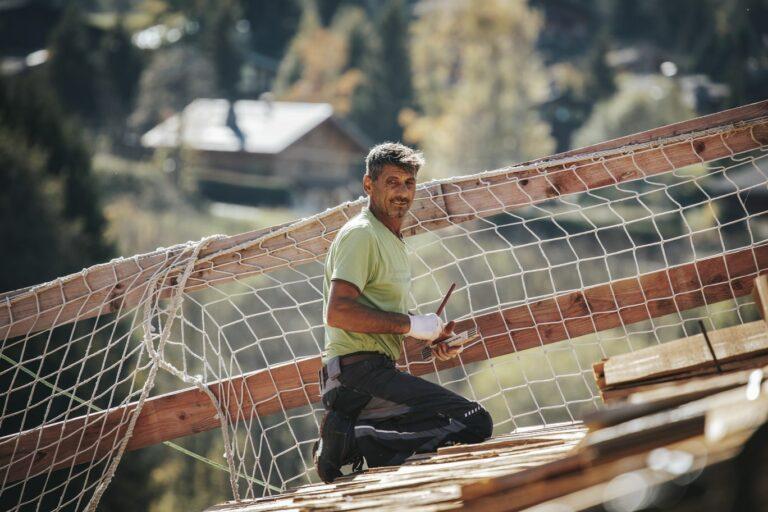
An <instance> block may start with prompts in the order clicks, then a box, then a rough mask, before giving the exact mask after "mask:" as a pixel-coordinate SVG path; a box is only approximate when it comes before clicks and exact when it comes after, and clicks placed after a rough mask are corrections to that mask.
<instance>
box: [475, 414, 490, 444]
mask: <svg viewBox="0 0 768 512" xmlns="http://www.w3.org/2000/svg"><path fill="white" fill-rule="evenodd" d="M477 431H478V435H479V436H480V437H482V438H483V439H488V438H489V437H491V435H492V434H493V418H491V414H490V413H489V412H488V411H486V410H485V409H482V410H481V411H480V412H479V413H477Z"/></svg>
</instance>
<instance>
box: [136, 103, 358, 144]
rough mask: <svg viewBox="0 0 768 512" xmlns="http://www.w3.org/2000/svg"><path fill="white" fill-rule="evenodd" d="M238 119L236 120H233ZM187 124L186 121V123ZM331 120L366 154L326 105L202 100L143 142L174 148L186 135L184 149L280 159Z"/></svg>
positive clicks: (163, 125)
mask: <svg viewBox="0 0 768 512" xmlns="http://www.w3.org/2000/svg"><path fill="white" fill-rule="evenodd" d="M233 114H234V115H233ZM182 120H183V121H182ZM328 120H331V121H332V122H333V123H334V124H336V125H337V126H338V127H339V129H341V130H342V131H343V132H344V133H346V134H347V135H348V136H349V137H350V139H352V140H353V141H354V142H355V143H357V144H358V145H359V146H360V148H361V150H363V149H365V143H364V141H363V140H361V139H362V138H361V137H360V136H359V134H357V133H356V132H355V130H353V129H351V128H350V127H349V125H347V124H346V123H343V122H341V121H340V120H338V119H336V118H335V117H334V115H333V107H332V106H331V105H330V104H328V103H299V102H287V101H263V100H238V101H235V102H234V105H233V108H232V109H230V102H229V100H226V99H207V98H200V99H196V100H194V101H193V102H192V103H190V104H189V105H187V107H185V108H184V111H183V113H182V115H178V114H176V115H174V116H172V117H170V118H168V119H166V120H165V121H163V122H162V123H160V124H159V125H157V126H155V127H154V128H152V129H151V130H149V131H148V132H147V133H145V134H144V135H143V136H142V138H141V143H142V145H144V146H147V147H153V148H159V147H175V146H177V145H178V143H179V140H178V139H179V132H180V131H181V132H182V140H183V144H184V145H185V146H186V147H189V148H193V149H198V150H205V151H246V152H248V153H260V154H277V153H281V152H282V151H284V150H285V149H286V148H288V147H289V146H290V145H291V144H293V143H294V142H296V141H297V140H299V139H300V138H301V137H302V136H304V135H306V134H307V133H309V132H310V131H312V130H313V129H314V128H316V127H318V126H319V125H320V124H322V123H323V122H325V121H328Z"/></svg>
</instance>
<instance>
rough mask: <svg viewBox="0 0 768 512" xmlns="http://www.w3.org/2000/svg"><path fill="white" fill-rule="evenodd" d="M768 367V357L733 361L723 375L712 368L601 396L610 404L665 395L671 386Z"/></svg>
mask: <svg viewBox="0 0 768 512" xmlns="http://www.w3.org/2000/svg"><path fill="white" fill-rule="evenodd" d="M766 365H768V355H763V356H758V357H750V358H747V359H737V360H736V361H732V362H730V363H723V364H722V365H721V368H722V370H723V373H718V372H717V370H716V369H715V368H714V367H712V366H710V367H705V368H699V369H696V370H690V371H686V372H682V373H676V374H672V375H667V376H665V377H661V378H659V379H654V380H644V381H642V382H638V383H633V382H630V383H626V384H622V385H618V386H615V387H606V388H603V389H601V390H600V394H601V395H602V398H603V401H604V402H606V403H608V402H612V401H616V400H623V399H627V398H631V397H633V396H634V395H637V394H638V393H645V392H651V391H654V392H657V393H663V391H662V389H664V388H666V387H668V386H669V385H670V384H676V385H683V384H689V383H692V382H695V381H697V380H699V379H701V378H703V377H711V376H714V375H723V376H725V375H730V374H732V373H736V372H742V371H752V370H757V369H760V368H763V367H765V366H766Z"/></svg>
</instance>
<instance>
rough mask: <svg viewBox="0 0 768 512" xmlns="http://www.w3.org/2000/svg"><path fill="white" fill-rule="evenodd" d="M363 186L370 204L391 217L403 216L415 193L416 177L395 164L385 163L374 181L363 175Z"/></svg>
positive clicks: (399, 217)
mask: <svg viewBox="0 0 768 512" xmlns="http://www.w3.org/2000/svg"><path fill="white" fill-rule="evenodd" d="M363 188H364V189H365V193H366V194H368V197H370V198H371V206H372V207H373V208H375V209H376V210H377V211H378V212H381V213H384V214H385V215H386V216H388V217H391V218H398V219H401V218H403V217H405V214H406V213H408V210H410V208H411V204H413V197H414V195H415V194H416V177H415V176H414V175H413V174H411V173H409V172H408V171H405V170H403V169H401V168H399V167H397V166H396V165H390V164H387V165H385V166H384V169H383V170H382V171H381V174H379V177H378V178H377V179H376V180H375V181H374V180H372V179H371V177H370V176H368V175H366V176H364V177H363Z"/></svg>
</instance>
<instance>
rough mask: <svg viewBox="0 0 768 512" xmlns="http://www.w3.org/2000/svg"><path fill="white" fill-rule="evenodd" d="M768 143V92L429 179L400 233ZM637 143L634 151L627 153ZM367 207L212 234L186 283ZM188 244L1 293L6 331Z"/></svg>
mask: <svg viewBox="0 0 768 512" xmlns="http://www.w3.org/2000/svg"><path fill="white" fill-rule="evenodd" d="M681 134H690V136H689V137H687V138H683V139H681V140H680V141H679V142H677V143H670V144H666V145H661V144H658V145H655V146H654V145H653V144H652V143H653V141H659V140H662V139H665V138H668V137H670V136H678V135H681ZM627 144H630V145H629V146H627ZM632 144H634V145H635V146H632ZM638 144H640V145H643V147H642V148H640V147H638V146H637V145H638ZM766 144H768V100H766V101H761V102H758V103H755V104H752V105H747V106H744V107H739V108H736V109H732V110H728V111H725V112H721V113H718V114H714V115H711V116H705V117H701V118H697V119H693V120H690V121H685V122H682V123H675V124H672V125H669V126H666V127H662V128H658V129H655V130H650V131H647V132H642V133H639V134H635V135H631V136H628V137H623V138H620V139H616V140H615V141H609V142H606V143H603V144H599V145H595V146H590V147H587V148H582V149H579V150H575V151H571V152H568V153H564V154H560V155H555V156H554V157H548V158H543V159H540V160H536V161H533V162H529V163H526V164H522V165H518V166H514V167H509V168H506V169H503V170H502V172H500V173H490V174H478V175H474V176H467V177H462V178H457V179H452V180H447V181H443V182H439V181H438V182H431V183H427V184H425V185H423V186H421V187H419V190H418V192H417V196H416V200H415V201H414V205H413V208H412V209H411V212H410V214H409V219H408V221H407V223H406V228H405V229H404V234H405V235H406V236H411V235H414V234H417V233H419V232H422V231H424V230H435V229H440V228H443V227H446V226H448V225H452V224H456V223H460V222H466V221H469V220H473V219H476V218H480V217H486V216H490V215H494V214H497V213H499V212H502V211H511V210H514V209H516V208H521V207H525V206H529V205H531V204H536V203H538V202H541V201H546V200H548V199H552V198H555V197H558V196H560V195H567V194H573V193H577V192H583V191H586V190H592V189H596V188H601V187H605V186H610V185H613V184H616V183H621V182H624V181H630V180H635V179H639V178H642V177H645V176H652V175H655V174H660V173H664V172H669V171H671V170H673V169H677V168H680V167H684V166H687V165H691V164H695V163H701V162H708V161H712V160H716V159H719V158H723V157H727V156H731V155H735V154H739V153H743V152H745V151H750V150H753V149H755V148H758V147H761V146H764V145H766ZM633 148H634V149H636V151H634V152H633V153H630V152H629V150H632V149H633ZM625 150H626V151H625ZM362 207H363V201H362V200H358V201H355V202H352V203H348V204H346V205H342V206H339V207H337V208H334V209H332V210H329V211H328V212H326V213H324V214H321V215H318V216H316V217H314V218H312V219H311V220H307V221H300V222H297V223H295V224H292V225H291V226H289V227H286V226H277V227H275V228H270V229H267V230H261V231H255V232H251V233H245V234H242V235H238V236H234V237H225V238H224V239H221V240H216V241H213V242H212V243H210V244H209V246H208V247H207V248H206V249H205V250H203V251H202V253H201V259H200V261H199V263H198V264H197V265H196V267H195V272H194V273H193V274H192V277H191V278H190V280H189V281H188V282H187V288H186V289H187V290H188V291H192V290H196V289H200V288H204V287H206V286H208V285H210V284H211V283H221V282H226V281H231V280H233V279H237V278H242V277H245V276H248V275H254V274H260V273H265V272H270V271H272V270H275V269H278V268H283V267H285V266H286V265H298V264H301V263H306V262H309V261H316V260H318V259H319V258H322V257H323V256H324V255H325V254H326V251H327V250H328V247H329V246H330V244H331V242H332V241H333V239H334V237H335V234H336V232H337V231H338V230H339V228H340V227H341V226H342V225H344V223H345V222H346V221H347V220H348V219H349V218H350V217H351V216H353V215H355V214H356V213H357V212H359V210H360V209H361V208H362ZM190 253H191V249H190V248H183V247H182V248H176V249H173V250H171V251H159V252H154V253H150V254H146V255H142V256H137V257H135V258H131V259H125V260H118V261H116V262H114V263H108V264H103V265H97V266H94V267H91V268H89V269H85V270H84V271H83V272H80V273H77V274H72V275H70V276H67V277H64V278H62V279H59V280H56V281H54V282H52V283H47V284H45V285H42V286H39V287H35V288H32V289H25V290H19V291H16V292H9V293H6V294H3V295H2V296H0V338H3V339H9V338H14V337H17V336H25V335H30V334H32V333H35V332H39V331H42V330H45V329H50V328H52V327H55V326H59V325H64V324H67V323H71V322H73V321H76V320H82V319H86V318H91V317H95V316H99V315H106V314H112V313H116V312H118V311H120V310H121V309H122V310H125V309H130V308H133V307H135V306H136V305H138V304H139V303H140V302H141V301H142V300H143V299H144V297H145V296H146V293H147V288H148V283H149V282H150V280H151V279H152V277H153V276H157V275H163V273H165V272H167V271H168V270H169V269H170V268H171V267H173V266H174V265H177V264H178V263H179V262H181V261H183V260H184V258H185V257H187V256H188V255H189V254H190ZM174 272H176V269H174ZM176 275H177V274H173V273H171V274H169V275H167V276H164V279H165V280H164V282H163V283H162V285H161V289H162V290H164V293H165V295H168V294H169V293H170V291H171V290H172V289H173V288H174V286H175V284H176V282H175V279H176Z"/></svg>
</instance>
